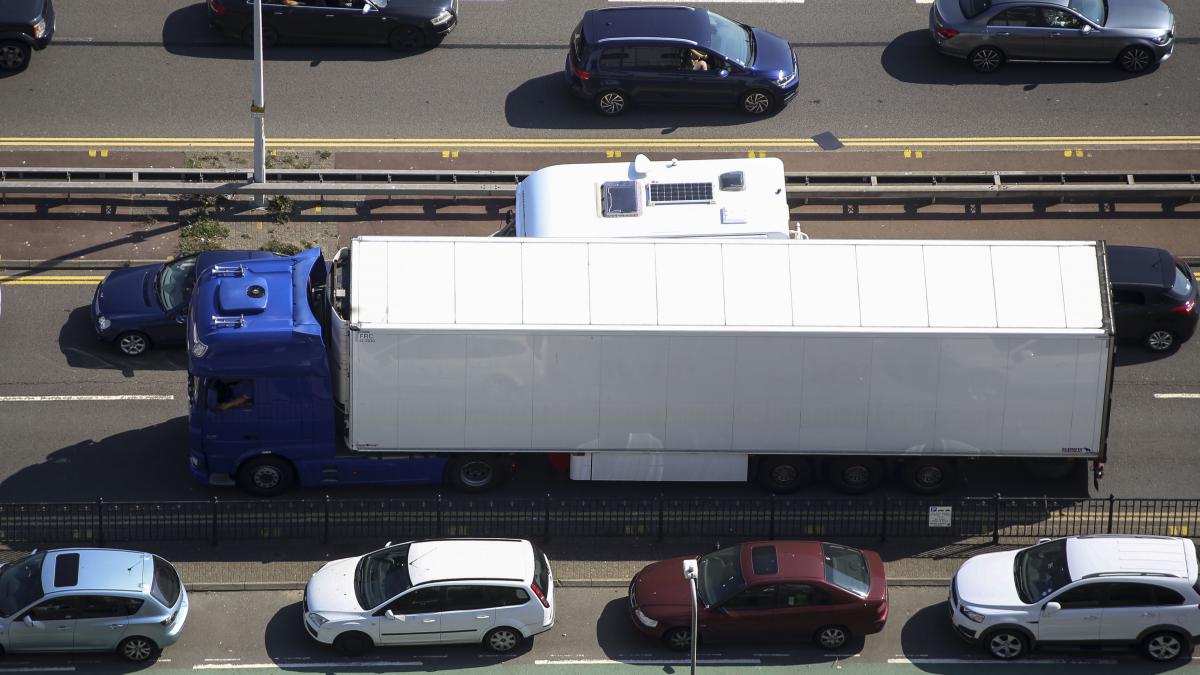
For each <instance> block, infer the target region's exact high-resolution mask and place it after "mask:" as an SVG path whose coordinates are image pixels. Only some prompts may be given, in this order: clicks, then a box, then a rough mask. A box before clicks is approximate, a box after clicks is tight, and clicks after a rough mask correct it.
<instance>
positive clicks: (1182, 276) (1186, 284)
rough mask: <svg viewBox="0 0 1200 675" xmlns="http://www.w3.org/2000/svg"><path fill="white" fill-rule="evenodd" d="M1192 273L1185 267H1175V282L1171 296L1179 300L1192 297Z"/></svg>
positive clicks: (1172, 285)
mask: <svg viewBox="0 0 1200 675" xmlns="http://www.w3.org/2000/svg"><path fill="white" fill-rule="evenodd" d="M1192 283H1193V282H1192V273H1191V270H1190V269H1188V268H1187V267H1186V266H1184V265H1176V266H1175V282H1174V283H1172V284H1171V295H1172V296H1174V297H1175V298H1176V299H1177V300H1187V299H1188V298H1190V297H1192Z"/></svg>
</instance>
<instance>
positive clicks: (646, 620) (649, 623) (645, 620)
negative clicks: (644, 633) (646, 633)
mask: <svg viewBox="0 0 1200 675" xmlns="http://www.w3.org/2000/svg"><path fill="white" fill-rule="evenodd" d="M633 615H634V616H636V617H637V620H638V621H639V622H641V624H642V625H643V626H645V627H647V628H654V627H655V626H657V625H658V622H657V621H655V620H654V619H651V618H650V617H648V616H646V615H645V614H644V613H643V612H642V610H640V609H635V610H633Z"/></svg>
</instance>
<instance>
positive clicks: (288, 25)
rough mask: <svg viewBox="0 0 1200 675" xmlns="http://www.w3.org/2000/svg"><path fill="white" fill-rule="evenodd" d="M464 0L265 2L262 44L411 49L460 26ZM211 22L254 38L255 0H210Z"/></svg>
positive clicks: (248, 39) (225, 30)
mask: <svg viewBox="0 0 1200 675" xmlns="http://www.w3.org/2000/svg"><path fill="white" fill-rule="evenodd" d="M458 3H459V0H390V1H389V0H262V5H263V9H262V12H263V16H262V18H263V45H264V46H271V45H274V44H276V43H279V42H327V43H333V44H348V43H371V44H387V45H389V46H391V47H392V49H395V50H397V51H402V52H412V51H417V50H419V49H421V48H423V47H426V46H430V45H434V44H437V43H438V42H439V41H441V39H442V38H444V37H445V36H446V35H448V34H449V33H450V31H452V30H454V27H455V26H456V25H458ZM208 22H209V24H211V25H212V26H213V28H215V29H217V30H218V31H220V32H222V33H224V34H226V35H228V36H231V37H235V38H238V39H240V40H242V41H243V42H245V43H246V44H253V42H254V0H208Z"/></svg>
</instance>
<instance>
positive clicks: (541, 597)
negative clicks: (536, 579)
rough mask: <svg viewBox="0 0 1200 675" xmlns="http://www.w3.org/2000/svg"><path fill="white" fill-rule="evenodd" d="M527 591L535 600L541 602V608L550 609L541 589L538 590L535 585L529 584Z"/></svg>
mask: <svg viewBox="0 0 1200 675" xmlns="http://www.w3.org/2000/svg"><path fill="white" fill-rule="evenodd" d="M529 590H531V591H533V594H534V595H536V596H537V599H538V600H541V601H542V607H545V608H546V609H550V601H549V600H547V599H546V594H545V593H543V592H542V589H540V588H538V585H537V584H529Z"/></svg>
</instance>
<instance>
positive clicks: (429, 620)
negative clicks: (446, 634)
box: [422, 619, 437, 623]
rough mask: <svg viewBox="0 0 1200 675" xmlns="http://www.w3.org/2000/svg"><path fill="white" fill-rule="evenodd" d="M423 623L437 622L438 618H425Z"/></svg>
mask: <svg viewBox="0 0 1200 675" xmlns="http://www.w3.org/2000/svg"><path fill="white" fill-rule="evenodd" d="M422 623H437V619H425V620H424V621H423V622H422Z"/></svg>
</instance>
